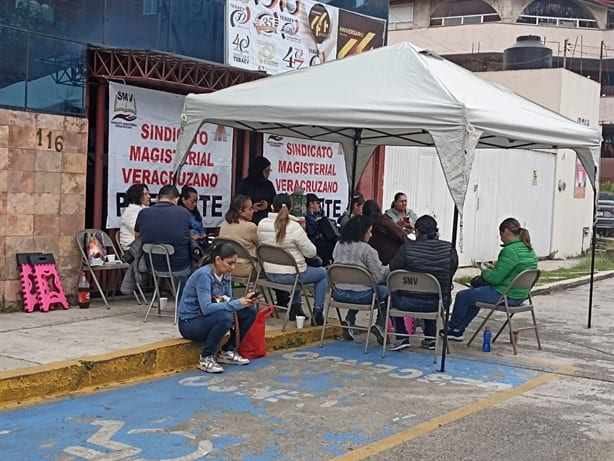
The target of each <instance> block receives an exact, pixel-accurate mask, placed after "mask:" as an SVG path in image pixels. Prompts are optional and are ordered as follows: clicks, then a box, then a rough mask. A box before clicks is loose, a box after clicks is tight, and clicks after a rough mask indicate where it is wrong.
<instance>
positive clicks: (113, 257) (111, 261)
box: [107, 255, 115, 263]
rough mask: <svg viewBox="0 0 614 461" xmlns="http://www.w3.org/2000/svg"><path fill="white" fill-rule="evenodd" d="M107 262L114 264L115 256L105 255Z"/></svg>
mask: <svg viewBox="0 0 614 461" xmlns="http://www.w3.org/2000/svg"><path fill="white" fill-rule="evenodd" d="M107 262H108V263H114V262H115V255H107Z"/></svg>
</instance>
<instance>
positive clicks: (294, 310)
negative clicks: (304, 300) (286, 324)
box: [290, 304, 309, 322]
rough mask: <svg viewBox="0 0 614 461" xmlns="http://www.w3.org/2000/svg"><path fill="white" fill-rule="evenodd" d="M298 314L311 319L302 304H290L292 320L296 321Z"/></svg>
mask: <svg viewBox="0 0 614 461" xmlns="http://www.w3.org/2000/svg"><path fill="white" fill-rule="evenodd" d="M297 315H298V316H303V317H305V320H307V319H309V316H308V315H307V314H305V312H303V308H302V306H301V304H292V305H291V306H290V321H292V322H294V321H295V320H296V316H297Z"/></svg>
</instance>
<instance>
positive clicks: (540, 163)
mask: <svg viewBox="0 0 614 461" xmlns="http://www.w3.org/2000/svg"><path fill="white" fill-rule="evenodd" d="M555 163H556V155H554V154H549V153H544V152H532V151H526V150H520V149H518V150H503V149H501V150H499V149H481V150H478V151H477V152H476V158H475V163H474V168H473V170H472V172H471V176H470V180H469V190H468V192H467V196H466V200H465V206H464V209H463V218H462V223H461V226H462V227H461V226H459V233H458V244H457V250H458V253H459V258H460V263H461V264H462V265H470V264H472V263H473V262H474V261H483V260H493V259H495V258H496V256H497V254H498V252H499V249H500V248H499V244H500V242H499V233H498V225H499V223H500V222H501V221H502V220H503V219H505V218H507V217H509V216H514V217H516V218H517V219H518V220H519V221H520V222H521V224H522V225H523V226H524V227H526V228H527V229H529V231H530V233H531V236H532V239H533V243H534V245H535V250H536V251H537V253H538V255H540V256H546V255H548V254H549V253H550V241H551V228H552V219H551V218H552V201H553V193H554V192H553V190H554V169H555ZM396 192H405V193H406V194H407V196H408V201H409V207H410V208H412V209H413V210H414V211H415V212H416V213H418V215H422V214H430V215H431V216H433V217H435V219H437V222H438V224H439V231H440V235H441V238H442V239H445V240H450V239H451V237H452V216H453V212H454V208H453V207H454V204H453V202H452V198H451V197H450V193H449V191H448V189H447V186H446V182H445V179H444V176H443V171H442V169H441V165H440V164H439V159H438V157H437V155H436V153H435V150H434V149H433V148H419V147H388V148H386V163H385V165H384V189H383V197H384V205H385V207H386V208H388V207H389V206H390V202H392V199H393V197H394V194H395V193H396Z"/></svg>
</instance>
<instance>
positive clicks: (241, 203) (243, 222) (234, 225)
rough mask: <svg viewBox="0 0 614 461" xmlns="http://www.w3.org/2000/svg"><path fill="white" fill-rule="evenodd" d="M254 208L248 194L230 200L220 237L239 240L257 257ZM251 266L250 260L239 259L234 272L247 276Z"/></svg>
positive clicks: (237, 274)
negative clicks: (253, 217)
mask: <svg viewBox="0 0 614 461" xmlns="http://www.w3.org/2000/svg"><path fill="white" fill-rule="evenodd" d="M253 214H254V208H253V207H252V199H250V198H249V197H248V196H247V195H241V194H239V195H235V196H234V197H233V198H232V200H231V201H230V208H228V211H227V212H226V216H225V217H224V221H222V224H221V225H220V237H226V238H230V239H233V240H236V241H238V242H241V243H242V244H243V246H244V247H245V248H246V249H247V251H249V254H250V255H252V257H254V258H255V257H256V247H257V246H258V231H257V226H256V224H254V223H253V222H252V216H253ZM250 271H251V266H250V264H249V262H248V261H246V260H243V259H239V260H238V262H237V264H236V266H235V270H234V271H233V274H234V275H236V276H239V277H247V276H248V275H249V274H250Z"/></svg>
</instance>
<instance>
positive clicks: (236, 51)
mask: <svg viewBox="0 0 614 461" xmlns="http://www.w3.org/2000/svg"><path fill="white" fill-rule="evenodd" d="M385 30H386V21H385V20H383V19H378V18H373V17H370V16H364V15H361V14H358V13H353V12H350V11H346V10H342V9H339V8H336V7H334V6H330V5H325V4H323V3H319V2H317V1H313V0H301V1H298V0H296V1H288V0H281V1H279V2H277V1H268V0H267V1H261V0H227V3H226V64H228V65H230V66H235V67H240V68H242V69H250V70H263V71H265V72H267V73H268V74H279V73H282V72H287V71H290V70H295V69H301V68H304V67H309V66H313V65H316V64H321V63H323V62H326V61H332V60H334V59H340V58H343V57H345V56H349V55H352V54H358V53H361V52H363V51H367V50H370V49H373V48H377V47H380V46H382V45H383V43H384V34H385Z"/></svg>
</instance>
